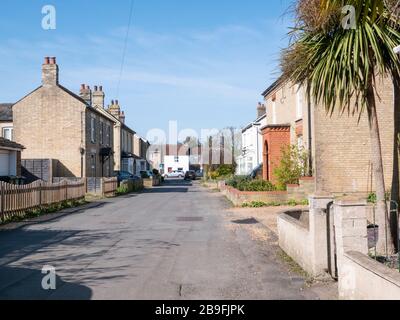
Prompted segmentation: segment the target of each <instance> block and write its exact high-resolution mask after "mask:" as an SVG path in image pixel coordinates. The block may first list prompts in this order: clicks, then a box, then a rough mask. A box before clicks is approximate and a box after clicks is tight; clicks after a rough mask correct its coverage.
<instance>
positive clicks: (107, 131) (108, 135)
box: [106, 124, 111, 146]
mask: <svg viewBox="0 0 400 320" xmlns="http://www.w3.org/2000/svg"><path fill="white" fill-rule="evenodd" d="M106 136H107V137H106V139H107V145H108V146H111V127H110V125H109V124H108V125H107V127H106Z"/></svg>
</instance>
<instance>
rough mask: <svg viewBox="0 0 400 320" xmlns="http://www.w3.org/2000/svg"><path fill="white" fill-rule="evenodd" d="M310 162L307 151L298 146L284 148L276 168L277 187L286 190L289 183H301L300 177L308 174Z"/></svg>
mask: <svg viewBox="0 0 400 320" xmlns="http://www.w3.org/2000/svg"><path fill="white" fill-rule="evenodd" d="M307 163H308V155H307V152H306V151H304V150H303V149H299V148H298V147H297V146H287V147H284V148H283V149H282V159H281V162H280V164H279V166H278V167H277V168H276V169H275V170H274V173H275V176H276V179H277V189H278V190H286V188H287V185H288V184H299V181H300V178H301V177H304V176H305V175H306V171H307Z"/></svg>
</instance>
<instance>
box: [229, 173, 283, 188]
mask: <svg viewBox="0 0 400 320" xmlns="http://www.w3.org/2000/svg"><path fill="white" fill-rule="evenodd" d="M227 185H228V186H231V187H232V188H235V189H238V190H239V191H253V192H267V191H276V187H275V186H274V185H273V184H272V183H271V182H270V181H264V180H251V179H250V178H248V177H238V176H237V177H234V178H232V179H230V180H228V181H227Z"/></svg>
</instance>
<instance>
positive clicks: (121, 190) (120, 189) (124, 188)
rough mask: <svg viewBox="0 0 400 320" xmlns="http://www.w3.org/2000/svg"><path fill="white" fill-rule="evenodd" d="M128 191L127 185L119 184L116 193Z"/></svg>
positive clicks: (120, 193)
mask: <svg viewBox="0 0 400 320" xmlns="http://www.w3.org/2000/svg"><path fill="white" fill-rule="evenodd" d="M127 193H129V187H128V186H127V185H125V184H124V185H121V186H120V187H118V188H117V191H116V194H117V195H123V194H127Z"/></svg>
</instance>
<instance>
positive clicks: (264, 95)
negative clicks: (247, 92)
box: [262, 76, 285, 97]
mask: <svg viewBox="0 0 400 320" xmlns="http://www.w3.org/2000/svg"><path fill="white" fill-rule="evenodd" d="M283 82H285V79H284V78H283V76H280V77H279V78H278V79H277V80H276V81H275V82H274V83H273V84H272V85H270V86H269V87H268V89H267V90H265V91H264V92H263V93H262V96H263V97H266V96H268V95H269V94H270V93H271V92H273V91H274V90H275V89H277V88H278V87H279V86H280V85H281V84H282V83H283Z"/></svg>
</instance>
